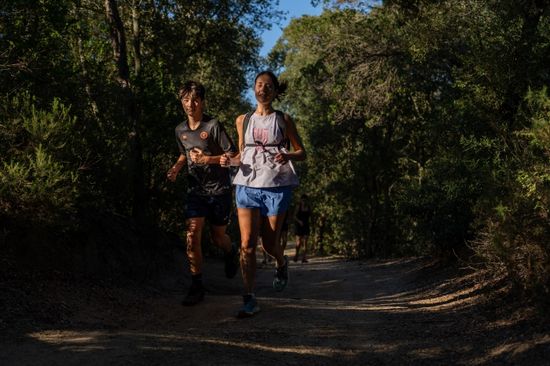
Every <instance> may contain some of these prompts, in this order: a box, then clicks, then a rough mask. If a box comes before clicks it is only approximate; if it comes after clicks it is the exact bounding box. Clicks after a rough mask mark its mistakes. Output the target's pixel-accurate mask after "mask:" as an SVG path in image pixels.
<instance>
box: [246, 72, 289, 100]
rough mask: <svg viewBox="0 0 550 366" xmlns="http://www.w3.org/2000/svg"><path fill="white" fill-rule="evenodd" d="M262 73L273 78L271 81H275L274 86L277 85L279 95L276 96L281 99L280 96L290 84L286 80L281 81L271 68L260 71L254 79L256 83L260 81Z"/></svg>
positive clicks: (276, 89)
mask: <svg viewBox="0 0 550 366" xmlns="http://www.w3.org/2000/svg"><path fill="white" fill-rule="evenodd" d="M262 75H267V76H269V77H270V78H271V81H273V86H274V87H275V91H276V92H277V96H276V97H275V99H277V100H279V97H280V96H282V95H284V94H285V92H286V88H287V86H288V85H287V84H286V83H285V82H284V81H283V82H281V83H280V82H279V79H277V77H276V76H275V74H274V73H273V71H270V70H264V71H262V72H259V73H258V75H256V78H255V79H254V85H255V84H256V81H258V78H259V77H260V76H262Z"/></svg>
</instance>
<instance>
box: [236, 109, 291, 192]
mask: <svg viewBox="0 0 550 366" xmlns="http://www.w3.org/2000/svg"><path fill="white" fill-rule="evenodd" d="M279 115H280V114H278V113H276V112H273V113H271V114H269V115H267V116H260V115H258V114H256V113H254V114H252V116H251V117H250V121H249V122H248V127H247V129H246V131H244V143H245V147H244V150H243V151H242V152H241V165H240V167H239V171H238V172H237V175H236V176H235V179H233V184H236V185H243V186H248V187H254V188H272V187H285V186H297V185H298V183H299V181H298V176H297V175H296V171H295V170H294V166H293V165H292V162H290V161H289V162H288V163H286V164H279V163H276V162H275V160H274V158H275V155H277V153H278V152H288V150H287V149H286V148H285V147H283V146H281V145H284V143H283V141H284V139H285V136H284V132H283V131H282V130H281V128H280V127H279V124H278V123H277V120H276V118H283V117H282V114H281V115H280V116H279ZM280 122H281V123H282V124H284V123H285V122H284V121H280Z"/></svg>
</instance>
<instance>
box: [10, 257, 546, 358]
mask: <svg viewBox="0 0 550 366" xmlns="http://www.w3.org/2000/svg"><path fill="white" fill-rule="evenodd" d="M289 252H290V251H289ZM422 267H423V264H422V262H421V261H419V260H401V261H393V262H392V261H387V262H381V263H380V262H376V263H375V262H358V261H351V262H350V261H344V260H342V259H338V258H313V259H312V260H311V261H310V263H307V264H301V263H298V264H296V263H292V264H291V268H290V276H291V282H290V285H289V287H288V288H287V289H286V290H285V291H284V292H282V293H275V292H274V291H273V290H272V289H271V287H270V284H271V279H272V273H273V270H272V268H271V267H270V268H260V269H259V270H258V292H257V295H258V298H259V301H260V305H261V307H262V311H261V313H259V314H258V315H257V316H256V317H254V318H251V319H244V320H242V319H241V320H239V319H236V318H235V317H234V314H235V312H236V310H237V309H238V307H239V306H240V304H241V298H240V293H241V279H240V277H237V278H235V279H233V280H227V279H225V278H224V277H223V275H222V273H223V268H222V264H221V262H220V261H218V260H214V259H211V260H209V261H208V262H207V264H206V267H205V270H204V272H205V276H206V278H207V279H208V280H207V287H208V290H209V292H208V295H207V297H206V299H205V301H204V303H202V304H201V305H200V306H197V307H192V308H187V307H182V306H181V305H180V304H179V302H180V300H181V298H182V296H183V294H184V292H183V290H181V286H179V285H178V286H172V287H173V288H178V290H163V291H155V290H154V289H139V290H138V289H135V288H134V289H128V288H104V287H97V286H93V285H91V286H89V287H87V286H83V287H82V288H78V289H59V288H52V287H48V285H44V287H38V288H39V289H38V290H35V291H38V292H39V293H42V292H43V294H42V296H43V299H46V298H47V299H48V300H47V301H46V300H35V302H34V303H27V304H26V305H25V306H23V309H19V310H18V309H9V313H8V314H6V313H4V314H3V316H4V318H3V320H1V321H0V330H1V331H2V336H0V365H6V366H7V365H79V366H84V365H179V366H183V365H203V366H204V365H300V366H304V365H485V364H490V365H493V364H494V365H502V364H504V365H506V364H510V365H512V364H513V365H548V364H549V363H548V362H549V361H548V360H549V359H548V358H545V355H546V357H548V356H547V355H550V335H549V334H548V329H549V328H548V326H547V325H544V324H542V325H541V324H538V325H533V324H531V323H529V322H526V321H522V320H518V321H515V322H514V321H510V319H508V320H506V321H503V320H501V319H498V317H497V316H495V318H494V319H491V317H490V316H489V317H488V316H487V311H485V312H484V313H483V314H480V313H478V311H477V307H476V306H477V305H476V304H477V302H478V296H479V293H480V292H481V291H480V289H479V288H478V287H476V286H474V285H473V281H472V280H471V278H469V277H468V276H464V277H462V278H461V279H460V280H458V281H457V280H453V281H450V280H449V278H448V276H447V275H446V274H445V273H442V272H438V271H433V273H431V274H430V273H429V272H427V271H426V269H425V268H424V269H422ZM4 286H5V285H4ZM33 288H35V287H33ZM13 291H15V290H12V292H13ZM21 291H24V290H21ZM13 293H14V295H13V296H16V295H17V293H16V292H13ZM38 295H40V294H37V296H38ZM38 298H40V296H38ZM25 307H27V309H25ZM14 317H20V318H24V319H22V320H21V319H19V320H17V321H14V320H13V318H14ZM25 317H26V318H25ZM1 325H3V327H2V326H1ZM533 326H534V328H533Z"/></svg>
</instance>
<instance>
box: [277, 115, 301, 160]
mask: <svg viewBox="0 0 550 366" xmlns="http://www.w3.org/2000/svg"><path fill="white" fill-rule="evenodd" d="M285 126H286V134H287V137H288V139H289V141H290V144H291V145H292V149H293V151H292V152H288V153H279V154H277V155H276V156H275V161H277V162H280V163H286V162H287V161H288V160H296V161H302V160H305V159H306V149H305V148H304V144H303V143H302V140H301V139H300V136H299V135H298V131H297V130H296V125H295V124H294V122H293V121H292V118H290V116H289V115H288V114H286V113H285Z"/></svg>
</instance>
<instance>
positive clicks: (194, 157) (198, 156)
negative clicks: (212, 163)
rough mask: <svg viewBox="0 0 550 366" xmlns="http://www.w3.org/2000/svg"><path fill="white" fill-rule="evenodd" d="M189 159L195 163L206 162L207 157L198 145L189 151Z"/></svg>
mask: <svg viewBox="0 0 550 366" xmlns="http://www.w3.org/2000/svg"><path fill="white" fill-rule="evenodd" d="M189 156H190V157H191V161H192V162H193V163H195V164H207V163H208V157H207V156H206V155H204V153H203V151H202V150H201V149H199V148H198V147H194V148H192V149H191V150H190V151H189Z"/></svg>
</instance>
